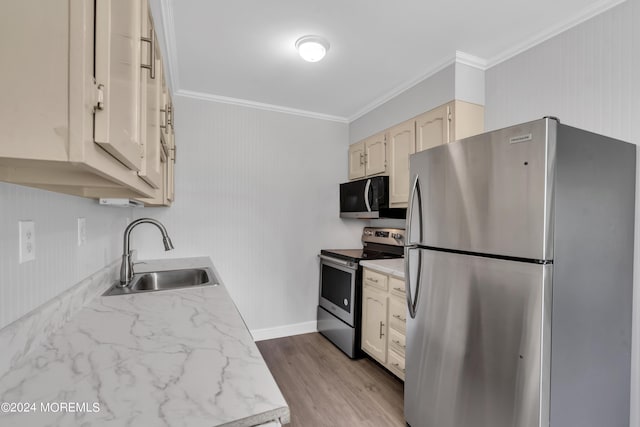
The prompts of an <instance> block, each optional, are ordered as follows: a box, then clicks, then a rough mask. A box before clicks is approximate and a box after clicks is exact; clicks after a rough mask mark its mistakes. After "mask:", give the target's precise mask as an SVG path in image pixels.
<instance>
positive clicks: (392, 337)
mask: <svg viewBox="0 0 640 427" xmlns="http://www.w3.org/2000/svg"><path fill="white" fill-rule="evenodd" d="M389 348H391V349H393V350H394V351H396V352H397V353H398V354H400V355H402V356H403V357H404V351H405V348H406V337H405V335H404V334H403V333H400V332H398V331H396V330H395V329H393V328H389Z"/></svg>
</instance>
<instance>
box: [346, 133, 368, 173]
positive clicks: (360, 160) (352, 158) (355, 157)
mask: <svg viewBox="0 0 640 427" xmlns="http://www.w3.org/2000/svg"><path fill="white" fill-rule="evenodd" d="M364 173H365V167H364V141H360V142H356V143H355V144H351V145H350V146H349V179H359V178H363V177H364Z"/></svg>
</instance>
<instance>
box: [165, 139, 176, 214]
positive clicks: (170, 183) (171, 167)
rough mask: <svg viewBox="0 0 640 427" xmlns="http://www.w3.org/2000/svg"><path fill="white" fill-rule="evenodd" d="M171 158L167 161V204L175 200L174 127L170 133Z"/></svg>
mask: <svg viewBox="0 0 640 427" xmlns="http://www.w3.org/2000/svg"><path fill="white" fill-rule="evenodd" d="M169 146H170V150H169V159H168V161H167V204H168V205H170V204H171V203H172V202H173V201H174V200H175V193H176V190H175V167H176V140H175V134H174V133H173V129H172V130H171V133H170V134H169Z"/></svg>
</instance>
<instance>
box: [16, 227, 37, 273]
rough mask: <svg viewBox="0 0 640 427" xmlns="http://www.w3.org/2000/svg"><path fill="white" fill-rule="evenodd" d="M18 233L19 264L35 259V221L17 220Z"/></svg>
mask: <svg viewBox="0 0 640 427" xmlns="http://www.w3.org/2000/svg"><path fill="white" fill-rule="evenodd" d="M18 233H19V234H20V239H19V240H20V242H19V243H20V247H19V261H20V264H22V263H23V262H27V261H32V260H34V259H36V223H35V222H33V221H18Z"/></svg>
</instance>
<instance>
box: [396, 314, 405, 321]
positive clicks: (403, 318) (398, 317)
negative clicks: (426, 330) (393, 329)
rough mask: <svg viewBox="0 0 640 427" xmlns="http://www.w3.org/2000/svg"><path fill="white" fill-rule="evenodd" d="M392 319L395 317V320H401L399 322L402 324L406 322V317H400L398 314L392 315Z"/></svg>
mask: <svg viewBox="0 0 640 427" xmlns="http://www.w3.org/2000/svg"><path fill="white" fill-rule="evenodd" d="M393 317H395V318H396V319H398V320H401V321H403V322H404V321H406V320H407V318H406V317H402V316H400V315H399V314H394V315H393Z"/></svg>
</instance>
